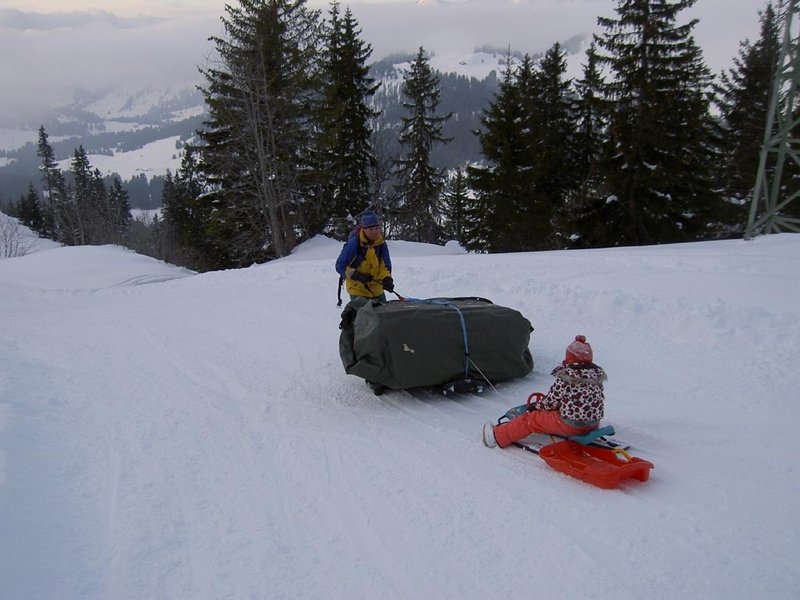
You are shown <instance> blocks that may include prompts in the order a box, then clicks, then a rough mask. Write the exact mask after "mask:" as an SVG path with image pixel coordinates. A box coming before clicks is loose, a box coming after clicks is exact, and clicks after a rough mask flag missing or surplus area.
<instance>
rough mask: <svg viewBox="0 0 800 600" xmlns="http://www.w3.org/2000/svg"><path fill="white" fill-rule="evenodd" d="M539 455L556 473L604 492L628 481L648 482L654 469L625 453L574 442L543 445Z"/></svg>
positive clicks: (650, 464) (651, 465)
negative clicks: (563, 474)
mask: <svg viewBox="0 0 800 600" xmlns="http://www.w3.org/2000/svg"><path fill="white" fill-rule="evenodd" d="M539 456H541V457H542V458H543V459H544V461H545V462H546V463H547V464H548V465H550V466H551V467H552V468H553V469H555V470H556V471H559V472H561V473H565V474H567V475H571V476H572V477H576V478H578V479H580V480H581V481H585V482H586V483H591V484H592V485H596V486H598V487H601V488H605V489H613V488H616V487H617V486H618V485H619V483H620V482H621V481H623V480H625V479H638V480H639V481H647V480H648V479H649V478H650V469H652V468H653V467H654V465H653V463H651V462H649V461H646V460H644V459H641V458H637V457H635V456H630V455H629V454H628V453H627V452H625V451H624V450H620V449H614V450H610V449H607V448H597V447H595V446H583V445H581V444H579V443H578V442H573V441H572V440H564V441H561V442H555V443H553V444H548V445H546V446H542V447H541V448H540V449H539Z"/></svg>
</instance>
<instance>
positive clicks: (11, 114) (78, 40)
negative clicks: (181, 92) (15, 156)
mask: <svg viewBox="0 0 800 600" xmlns="http://www.w3.org/2000/svg"><path fill="white" fill-rule="evenodd" d="M9 12H10V11H3V13H2V16H0V82H2V88H3V92H2V93H0V125H8V124H9V123H14V124H21V123H29V122H30V121H31V120H38V119H41V118H43V116H44V115H46V114H47V112H48V110H49V109H51V108H53V107H55V106H60V105H64V104H67V103H69V102H70V101H71V100H72V99H73V97H74V96H75V94H76V93H79V92H84V93H86V92H88V93H102V92H106V91H110V90H113V89H119V88H123V89H131V90H138V89H144V88H148V87H159V86H174V87H180V86H186V85H192V84H194V83H196V82H198V81H199V80H200V75H199V74H198V67H201V66H205V64H206V57H207V56H208V55H209V54H210V52H211V49H212V46H211V44H210V42H208V37H209V35H215V34H218V33H219V29H220V26H219V19H218V16H213V17H211V16H209V15H203V16H198V17H185V18H172V19H168V18H153V17H136V18H119V17H115V16H114V15H111V14H109V13H101V12H91V13H60V14H59V13H51V14H38V15H37V14H35V13H27V15H25V16H24V18H23V17H20V16H19V13H20V12H21V11H16V13H18V14H16V15H9ZM11 57H14V58H13V59H12V58H11Z"/></svg>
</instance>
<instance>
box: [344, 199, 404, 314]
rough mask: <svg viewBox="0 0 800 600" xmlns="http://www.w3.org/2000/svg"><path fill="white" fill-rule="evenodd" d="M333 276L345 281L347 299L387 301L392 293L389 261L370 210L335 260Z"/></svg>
mask: <svg viewBox="0 0 800 600" xmlns="http://www.w3.org/2000/svg"><path fill="white" fill-rule="evenodd" d="M336 272H337V273H339V275H341V276H342V277H343V278H344V279H345V280H346V281H347V293H348V294H350V299H351V300H355V299H356V298H377V299H378V300H382V301H383V302H385V301H386V294H385V293H384V290H386V291H387V292H394V280H393V279H392V260H391V258H389V247H388V246H387V244H386V241H385V240H384V239H383V235H381V224H380V220H379V219H378V215H376V214H375V213H374V212H372V211H371V210H368V211H366V212H365V213H364V214H362V215H361V219H360V220H359V225H358V227H356V231H355V234H354V235H352V236H350V239H349V240H347V243H345V245H344V247H343V248H342V251H341V253H340V254H339V258H338V259H337V260H336Z"/></svg>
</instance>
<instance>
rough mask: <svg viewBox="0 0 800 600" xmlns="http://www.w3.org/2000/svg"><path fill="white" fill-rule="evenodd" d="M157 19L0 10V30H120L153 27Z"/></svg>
mask: <svg viewBox="0 0 800 600" xmlns="http://www.w3.org/2000/svg"><path fill="white" fill-rule="evenodd" d="M159 21H161V19H160V18H158V17H150V16H142V17H118V16H117V15H114V14H112V13H110V12H107V11H104V10H92V11H72V12H56V13H40V12H31V11H22V10H17V9H15V8H0V28H6V29H13V30H17V31H26V30H48V29H62V28H73V29H74V28H82V27H86V26H89V25H93V24H96V23H105V24H108V25H111V26H112V27H117V28H120V29H130V28H135V27H141V26H147V25H153V24H155V23H157V22H159Z"/></svg>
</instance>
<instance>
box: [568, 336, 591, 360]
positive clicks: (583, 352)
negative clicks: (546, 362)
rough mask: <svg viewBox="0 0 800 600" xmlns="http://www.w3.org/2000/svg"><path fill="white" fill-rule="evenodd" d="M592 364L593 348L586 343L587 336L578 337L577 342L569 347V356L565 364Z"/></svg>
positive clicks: (576, 337)
mask: <svg viewBox="0 0 800 600" xmlns="http://www.w3.org/2000/svg"><path fill="white" fill-rule="evenodd" d="M590 362H592V347H591V346H590V345H589V343H588V342H587V341H586V336H585V335H576V336H575V341H574V342H572V343H571V344H570V345H569V346H567V356H566V358H564V363H566V364H568V363H590Z"/></svg>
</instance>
